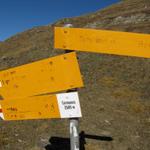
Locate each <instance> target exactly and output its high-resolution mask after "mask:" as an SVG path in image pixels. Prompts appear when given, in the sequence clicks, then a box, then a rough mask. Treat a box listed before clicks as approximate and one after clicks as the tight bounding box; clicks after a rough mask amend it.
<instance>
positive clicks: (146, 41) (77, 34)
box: [55, 27, 150, 58]
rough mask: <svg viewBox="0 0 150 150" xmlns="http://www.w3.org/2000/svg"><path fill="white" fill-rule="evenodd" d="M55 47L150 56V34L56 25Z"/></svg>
mask: <svg viewBox="0 0 150 150" xmlns="http://www.w3.org/2000/svg"><path fill="white" fill-rule="evenodd" d="M55 48H58V49H66V50H80V51H87V52H96V53H106V54H116V55H126V56H136V57H145V58H150V35H149V34H138V33H128V32H116V31H109V30H95V29H81V28H61V27H56V28H55Z"/></svg>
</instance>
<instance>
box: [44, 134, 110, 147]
mask: <svg viewBox="0 0 150 150" xmlns="http://www.w3.org/2000/svg"><path fill="white" fill-rule="evenodd" d="M86 138H87V139H94V140H99V141H108V142H110V141H112V140H113V138H112V137H109V136H97V135H89V134H85V132H84V131H82V132H81V133H80V150H85V144H86ZM49 142H50V144H48V145H47V146H46V147H45V149H46V150H70V139H69V138H61V137H51V138H50V140H49Z"/></svg>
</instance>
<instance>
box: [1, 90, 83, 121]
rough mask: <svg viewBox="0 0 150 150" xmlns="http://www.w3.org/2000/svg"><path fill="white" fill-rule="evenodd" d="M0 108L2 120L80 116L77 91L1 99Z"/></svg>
mask: <svg viewBox="0 0 150 150" xmlns="http://www.w3.org/2000/svg"><path fill="white" fill-rule="evenodd" d="M0 108H2V110H1V112H0V113H1V114H0V117H1V118H2V119H3V120H28V119H46V118H70V117H81V108H80V103H79V98H78V93H77V92H71V93H62V94H57V95H44V96H34V97H29V98H23V99H11V100H10V99H9V100H2V101H1V102H0Z"/></svg>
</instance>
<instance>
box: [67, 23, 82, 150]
mask: <svg viewBox="0 0 150 150" xmlns="http://www.w3.org/2000/svg"><path fill="white" fill-rule="evenodd" d="M64 27H66V28H70V27H73V25H72V24H66V25H65V26H64ZM68 52H72V50H71V51H66V53H68ZM76 91H77V90H76ZM79 139H80V138H79V118H70V149H71V150H80V141H79Z"/></svg>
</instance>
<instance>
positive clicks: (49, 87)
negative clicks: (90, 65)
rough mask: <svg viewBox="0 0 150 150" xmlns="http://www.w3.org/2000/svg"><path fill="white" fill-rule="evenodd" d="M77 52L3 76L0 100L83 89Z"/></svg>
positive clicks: (5, 72)
mask: <svg viewBox="0 0 150 150" xmlns="http://www.w3.org/2000/svg"><path fill="white" fill-rule="evenodd" d="M82 86H83V82H82V77H81V74H80V69H79V65H78V62H77V58H76V54H75V53H74V52H72V53H68V54H64V55H60V56H55V57H52V58H48V59H44V60H41V61H37V62H33V63H31V64H27V65H23V66H19V67H16V68H12V69H8V70H5V71H1V72H0V98H1V99H9V100H11V99H16V98H24V97H28V96H33V95H40V94H45V93H53V92H58V91H63V90H67V89H73V88H77V87H82Z"/></svg>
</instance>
